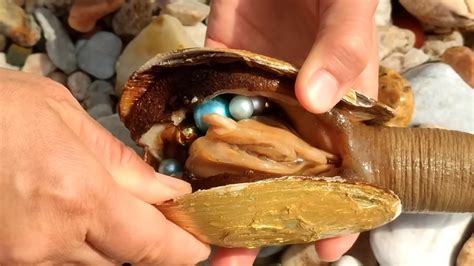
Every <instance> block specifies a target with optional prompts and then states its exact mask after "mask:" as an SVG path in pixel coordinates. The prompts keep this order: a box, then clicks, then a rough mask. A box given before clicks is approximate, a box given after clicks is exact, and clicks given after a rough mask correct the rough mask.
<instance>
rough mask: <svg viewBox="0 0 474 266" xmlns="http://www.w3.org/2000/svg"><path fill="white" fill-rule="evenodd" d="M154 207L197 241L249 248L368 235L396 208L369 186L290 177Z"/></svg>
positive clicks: (393, 199)
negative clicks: (369, 231)
mask: <svg viewBox="0 0 474 266" xmlns="http://www.w3.org/2000/svg"><path fill="white" fill-rule="evenodd" d="M157 208H158V209H159V210H160V211H161V212H162V213H163V214H164V215H165V216H166V218H167V219H169V220H170V221H172V222H174V223H176V224H177V225H179V226H180V227H182V228H184V229H185V230H187V231H188V232H190V233H191V234H193V235H194V236H196V237H197V238H198V239H200V240H201V241H203V242H206V243H210V244H213V245H217V246H221V247H247V248H254V247H261V246H269V245H281V244H293V243H308V242H312V241H315V240H318V239H323V238H328V237H332V236H337V235H342V234H349V233H355V232H361V231H365V230H369V229H372V228H375V227H378V226H381V225H383V224H385V223H387V222H390V221H392V220H393V219H395V218H396V217H397V216H398V215H399V214H400V212H401V203H400V200H399V198H398V197H397V196H396V195H395V194H394V193H393V192H391V191H388V190H385V189H381V188H377V187H374V186H372V185H369V184H364V183H356V182H351V181H347V180H344V179H342V178H337V177H336V178H312V177H306V176H305V177H302V176H293V177H281V178H274V179H267V180H263V181H258V182H252V183H241V184H233V185H227V186H221V187H215V188H211V189H206V190H200V191H197V192H194V193H192V194H188V195H185V196H182V197H180V198H178V199H175V200H172V201H169V202H166V203H164V204H162V205H159V206H157Z"/></svg>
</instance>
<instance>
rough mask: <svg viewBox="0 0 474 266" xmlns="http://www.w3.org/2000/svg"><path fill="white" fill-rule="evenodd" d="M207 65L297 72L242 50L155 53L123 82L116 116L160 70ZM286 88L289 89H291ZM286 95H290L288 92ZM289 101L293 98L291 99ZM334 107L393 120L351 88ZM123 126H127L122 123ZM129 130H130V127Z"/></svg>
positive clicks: (368, 118) (123, 115)
mask: <svg viewBox="0 0 474 266" xmlns="http://www.w3.org/2000/svg"><path fill="white" fill-rule="evenodd" d="M209 62H220V63H231V62H245V64H247V65H248V66H249V67H251V68H255V69H259V70H263V71H265V72H268V73H270V74H272V75H276V76H282V77H287V78H289V79H290V80H292V81H294V80H295V79H296V75H297V74H298V69H297V68H296V67H295V66H293V65H291V64H289V63H287V62H284V61H281V60H278V59H274V58H271V57H267V56H263V55H259V54H254V53H251V52H248V51H243V50H234V49H217V48H187V49H181V50H176V51H173V52H169V53H163V54H158V55H157V56H155V57H154V58H152V59H150V60H149V61H148V62H147V63H145V64H144V65H143V66H142V67H140V68H139V69H138V70H137V71H135V72H134V73H133V74H132V75H131V77H130V78H129V79H128V81H127V82H126V84H125V86H124V90H123V91H124V92H123V95H122V98H121V101H120V116H121V118H122V120H125V118H126V117H127V116H128V115H129V114H130V112H131V110H132V107H133V106H134V105H135V104H136V102H137V101H138V100H139V99H140V97H141V96H142V95H143V94H144V93H145V92H146V91H147V90H148V89H149V88H150V87H153V86H154V83H155V82H156V79H157V77H158V78H159V74H157V73H159V72H160V71H162V70H163V69H169V68H176V67H182V66H197V65H203V66H205V65H207V64H208V63H209ZM290 89H291V90H292V89H293V88H290ZM287 93H288V94H289V95H290V96H293V92H292V91H288V92H287ZM292 98H293V99H294V97H292ZM295 101H296V100H295ZM295 104H296V102H295ZM336 108H340V109H343V110H347V111H348V112H349V113H350V114H351V115H352V116H353V118H354V119H357V120H359V121H366V122H368V123H375V124H383V123H385V122H387V121H389V120H391V119H392V118H394V117H395V112H394V110H393V109H392V108H391V107H389V106H387V105H384V104H382V103H380V102H377V101H376V100H374V99H371V98H369V97H367V96H364V95H362V94H360V93H358V92H357V91H355V90H353V89H350V90H349V92H348V93H347V94H346V95H345V96H344V97H343V98H342V101H341V102H340V103H339V104H338V105H337V106H336ZM125 124H126V125H127V122H126V121H125ZM131 130H132V131H133V128H132V129H131ZM132 134H133V132H132Z"/></svg>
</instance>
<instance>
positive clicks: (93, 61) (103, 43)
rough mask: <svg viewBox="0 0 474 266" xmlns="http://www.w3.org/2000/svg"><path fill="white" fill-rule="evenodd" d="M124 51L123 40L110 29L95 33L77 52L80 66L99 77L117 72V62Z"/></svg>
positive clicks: (103, 77)
mask: <svg viewBox="0 0 474 266" xmlns="http://www.w3.org/2000/svg"><path fill="white" fill-rule="evenodd" d="M121 51H122V40H120V38H119V37H117V36H116V35H115V34H113V33H111V32H108V31H100V32H97V33H96V34H94V35H93V36H92V37H91V38H90V39H89V40H88V41H87V42H86V43H85V44H83V45H82V47H81V48H80V49H79V51H78V53H77V63H78V65H79V68H81V69H82V70H84V71H85V72H87V73H89V74H91V75H92V76H94V77H96V78H99V79H108V78H110V77H112V76H113V75H114V73H115V63H116V62H117V58H118V57H119V55H120V52H121Z"/></svg>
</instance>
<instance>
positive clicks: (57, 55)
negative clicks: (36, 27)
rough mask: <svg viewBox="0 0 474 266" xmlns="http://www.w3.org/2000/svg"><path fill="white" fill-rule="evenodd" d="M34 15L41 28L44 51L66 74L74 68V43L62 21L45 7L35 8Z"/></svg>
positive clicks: (75, 66)
mask: <svg viewBox="0 0 474 266" xmlns="http://www.w3.org/2000/svg"><path fill="white" fill-rule="evenodd" d="M35 16H36V19H37V20H38V22H39V23H40V25H41V27H42V29H43V35H44V37H45V39H46V52H47V53H48V56H49V58H50V59H51V61H53V63H54V64H55V65H56V66H57V67H58V68H59V69H61V70H62V71H64V72H65V73H66V74H71V73H72V72H74V70H76V68H77V65H76V56H75V54H74V44H73V43H72V41H71V38H70V37H69V35H68V33H67V31H66V29H65V28H64V26H63V25H62V23H61V22H60V21H59V20H58V18H56V16H54V14H53V13H51V11H49V10H48V9H46V8H42V7H40V8H37V9H36V10H35Z"/></svg>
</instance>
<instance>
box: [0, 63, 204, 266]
mask: <svg viewBox="0 0 474 266" xmlns="http://www.w3.org/2000/svg"><path fill="white" fill-rule="evenodd" d="M0 80H1V81H2V82H1V83H0V105H1V106H2V112H0V127H1V128H0V152H1V156H2V158H1V160H0V264H1V265H3V264H5V265H10V264H35V265H36V264H40V263H50V264H66V263H80V264H86V265H108V264H118V263H122V262H130V263H150V264H155V265H156V264H159V265H175V264H180V265H182V264H195V263H197V262H199V261H202V260H204V259H206V258H207V257H208V255H209V247H208V246H207V245H205V244H203V243H201V242H199V241H198V240H197V239H195V238H194V237H193V236H192V235H190V234H189V233H187V232H185V231H184V230H182V229H181V228H179V227H178V226H176V225H175V224H173V223H171V222H169V221H168V220H166V219H165V217H164V216H163V215H162V214H161V213H160V212H159V211H158V210H157V209H156V208H154V207H153V206H152V205H151V204H154V203H159V202H162V201H165V200H167V199H170V198H174V197H177V196H178V195H182V194H185V193H189V192H191V188H190V186H189V184H188V183H185V182H183V181H180V180H178V179H174V178H171V177H167V176H163V175H160V174H156V173H155V172H154V170H153V169H152V168H151V167H149V166H148V165H147V164H145V163H144V162H143V161H142V160H141V159H140V158H139V156H138V155H136V153H135V152H133V151H132V150H131V149H129V148H128V147H126V146H125V145H124V144H122V143H121V142H119V141H118V140H117V139H115V138H114V137H113V136H112V135H111V134H110V133H109V132H108V131H106V130H105V129H103V128H102V127H101V126H100V125H99V124H98V123H96V122H95V121H94V120H93V119H92V118H90V117H89V116H88V115H87V113H86V112H85V111H84V110H83V109H82V108H81V106H80V105H79V104H78V103H77V102H76V101H75V99H74V98H73V97H72V96H71V95H70V94H69V93H68V92H67V90H66V89H65V88H64V87H62V86H61V85H59V84H58V83H55V82H53V81H51V80H48V79H45V78H42V77H34V76H30V75H26V74H23V73H21V72H13V71H6V70H1V69H0Z"/></svg>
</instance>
